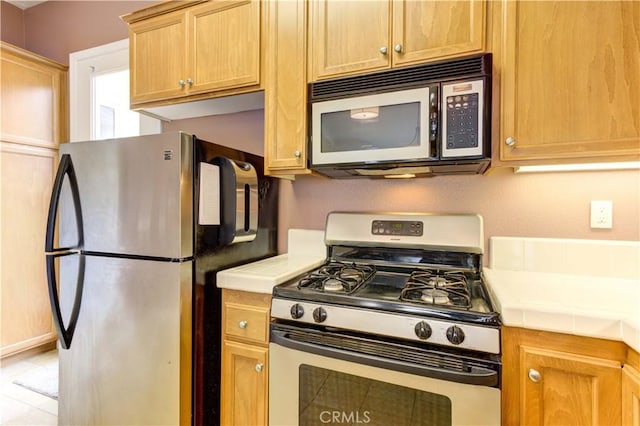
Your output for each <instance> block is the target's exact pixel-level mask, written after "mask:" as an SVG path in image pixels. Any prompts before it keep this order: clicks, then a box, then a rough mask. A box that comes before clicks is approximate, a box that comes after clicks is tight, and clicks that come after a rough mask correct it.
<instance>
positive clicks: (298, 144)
mask: <svg viewBox="0 0 640 426" xmlns="http://www.w3.org/2000/svg"><path fill="white" fill-rule="evenodd" d="M266 12H267V31H266V37H267V43H266V49H267V52H269V54H268V55H266V58H265V65H266V70H265V79H266V81H265V86H266V87H268V90H267V91H266V92H265V109H264V119H265V150H264V152H265V161H266V169H267V173H269V174H272V175H277V174H303V173H309V171H308V170H307V168H306V164H307V150H306V140H307V139H306V138H307V74H306V73H307V67H306V65H307V61H306V42H307V37H306V25H305V24H306V20H307V18H306V17H307V2H306V0H295V1H271V2H269V3H268V10H267V11H266Z"/></svg>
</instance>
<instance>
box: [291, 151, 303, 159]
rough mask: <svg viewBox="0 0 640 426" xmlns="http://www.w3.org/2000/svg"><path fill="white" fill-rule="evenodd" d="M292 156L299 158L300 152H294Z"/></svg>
mask: <svg viewBox="0 0 640 426" xmlns="http://www.w3.org/2000/svg"><path fill="white" fill-rule="evenodd" d="M293 155H295V157H296V158H300V156H301V155H302V153H301V152H300V151H296V152H294V153H293Z"/></svg>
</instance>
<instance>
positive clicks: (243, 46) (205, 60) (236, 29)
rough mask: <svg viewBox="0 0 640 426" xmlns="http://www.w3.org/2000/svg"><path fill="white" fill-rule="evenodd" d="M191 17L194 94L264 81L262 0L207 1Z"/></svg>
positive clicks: (197, 7) (190, 73)
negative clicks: (261, 46)
mask: <svg viewBox="0 0 640 426" xmlns="http://www.w3.org/2000/svg"><path fill="white" fill-rule="evenodd" d="M187 20H188V22H189V55H188V58H189V67H188V68H189V71H188V76H187V77H186V78H187V80H188V81H193V83H192V84H191V85H190V86H189V93H190V94H195V93H199V92H204V91H211V90H222V89H228V88H237V87H243V86H250V85H256V84H259V83H260V2H259V1H256V0H251V1H211V2H206V3H204V4H203V5H201V6H196V7H193V8H191V9H189V10H188V11H187ZM189 79H190V80H189Z"/></svg>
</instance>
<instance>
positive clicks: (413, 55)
mask: <svg viewBox="0 0 640 426" xmlns="http://www.w3.org/2000/svg"><path fill="white" fill-rule="evenodd" d="M486 9H487V7H486V2H485V1H483V0H480V1H478V0H471V1H439V0H436V1H415V0H394V1H393V27H392V30H393V31H392V34H393V38H392V40H393V42H392V44H393V64H394V66H397V65H410V64H415V63H419V62H424V61H427V60H430V59H439V58H447V57H452V56H459V55H461V54H472V53H474V52H482V51H483V50H484V48H485V33H486V25H485V23H486ZM390 47H391V46H390Z"/></svg>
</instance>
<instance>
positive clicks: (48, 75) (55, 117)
mask: <svg viewBox="0 0 640 426" xmlns="http://www.w3.org/2000/svg"><path fill="white" fill-rule="evenodd" d="M1 47H2V51H1V54H0V67H1V68H0V87H1V90H2V96H1V99H2V105H1V107H0V110H1V119H0V120H1V121H0V132H1V133H0V138H1V139H2V140H3V141H5V142H14V143H20V144H27V145H33V146H41V147H47V148H57V147H58V144H60V143H61V142H66V141H67V138H68V127H67V67H66V66H64V65H61V64H58V63H57V62H54V61H52V60H49V59H47V58H44V57H42V56H39V55H36V54H34V53H31V52H28V51H26V50H23V49H20V48H18V47H15V46H12V45H10V44H8V43H4V42H3V43H2V44H1Z"/></svg>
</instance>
